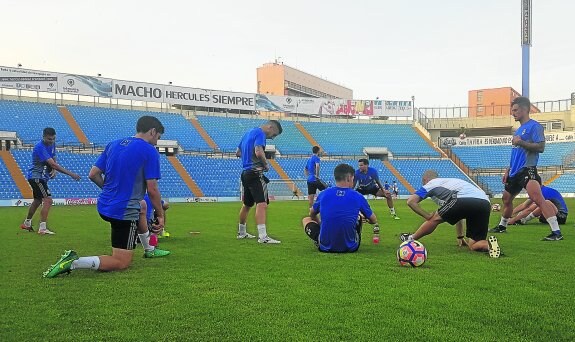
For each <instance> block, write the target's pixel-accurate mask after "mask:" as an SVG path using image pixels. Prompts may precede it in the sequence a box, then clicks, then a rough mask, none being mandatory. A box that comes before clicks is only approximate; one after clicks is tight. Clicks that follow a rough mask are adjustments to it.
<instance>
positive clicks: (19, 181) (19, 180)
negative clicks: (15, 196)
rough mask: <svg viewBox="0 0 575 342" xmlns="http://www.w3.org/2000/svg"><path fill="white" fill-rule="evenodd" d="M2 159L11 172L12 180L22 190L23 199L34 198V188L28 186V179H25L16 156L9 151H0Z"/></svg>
mask: <svg viewBox="0 0 575 342" xmlns="http://www.w3.org/2000/svg"><path fill="white" fill-rule="evenodd" d="M0 158H2V160H3V161H4V164H6V168H7V169H8V170H9V171H10V174H11V175H12V179H14V183H16V186H17V187H18V190H20V193H21V194H22V197H23V198H33V197H34V196H33V195H32V188H31V187H30V184H28V180H27V179H26V177H24V174H23V173H22V170H20V167H19V166H18V163H17V162H16V159H14V156H12V154H11V153H10V152H8V151H0Z"/></svg>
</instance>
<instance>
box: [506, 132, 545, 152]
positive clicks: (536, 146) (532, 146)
mask: <svg viewBox="0 0 575 342" xmlns="http://www.w3.org/2000/svg"><path fill="white" fill-rule="evenodd" d="M511 143H512V144H513V145H515V146H519V147H523V148H524V149H526V150H527V151H530V152H539V153H543V151H545V141H541V142H528V141H525V140H521V137H520V136H518V135H516V136H514V137H513V140H512V142H511Z"/></svg>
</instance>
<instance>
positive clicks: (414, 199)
mask: <svg viewBox="0 0 575 342" xmlns="http://www.w3.org/2000/svg"><path fill="white" fill-rule="evenodd" d="M422 199H423V198H421V197H419V195H417V194H413V195H411V196H409V198H408V199H407V206H409V208H411V210H413V212H414V213H416V214H417V215H419V216H421V217H423V218H424V219H426V220H429V219H431V218H432V217H433V214H430V213H428V212H427V211H425V210H424V209H423V208H422V207H421V206H420V205H419V202H421V200H422Z"/></svg>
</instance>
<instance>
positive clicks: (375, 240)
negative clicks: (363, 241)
mask: <svg viewBox="0 0 575 342" xmlns="http://www.w3.org/2000/svg"><path fill="white" fill-rule="evenodd" d="M378 243H379V234H373V244H374V245H377V244H378Z"/></svg>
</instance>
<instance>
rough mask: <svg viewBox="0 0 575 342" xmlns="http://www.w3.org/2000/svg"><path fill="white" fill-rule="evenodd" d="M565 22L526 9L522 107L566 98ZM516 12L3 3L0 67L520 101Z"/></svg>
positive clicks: (569, 85)
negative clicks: (527, 71) (265, 70)
mask: <svg viewBox="0 0 575 342" xmlns="http://www.w3.org/2000/svg"><path fill="white" fill-rule="evenodd" d="M573 13H575V1H570V0H533V30H532V34H533V36H532V37H533V38H532V41H533V46H532V48H531V89H530V97H531V99H532V101H542V100H559V99H567V98H569V97H570V94H571V92H574V91H575V43H574V42H573V27H572V25H571V23H572V21H573V18H574V17H573ZM520 14H521V0H482V1H470V0H435V1H434V0H403V1H400V0H395V1H388V0H379V1H374V0H369V1H367V0H365V1H364V0H355V1H349V0H345V1H343V0H332V1H310V0H307V1H302V0H291V1H276V0H267V1H263V0H262V1H254V0H242V1H237V0H210V1H183V0H182V1H175V0H163V1H148V0H141V1H131V0H124V1H118V0H114V1H109V0H102V1H92V0H84V1H77V0H75V1H69V0H54V1H45V0H42V1H39V0H27V1H21V0H4V1H2V9H1V10H0V22H2V26H3V28H4V31H5V32H4V34H2V35H1V36H0V44H1V45H0V46H2V48H1V51H2V52H1V53H0V65H2V66H12V67H15V66H16V65H17V64H18V63H21V64H22V65H23V68H29V69H37V70H46V71H55V72H64V73H76V74H85V75H92V76H96V75H97V74H99V73H100V74H102V76H104V77H110V78H116V79H123V80H131V81H141V82H150V83H161V84H167V83H168V82H170V81H171V82H173V84H174V85H179V86H187V87H196V88H207V89H217V90H225V91H240V92H251V93H253V92H255V91H256V68H257V67H258V66H261V65H263V64H264V63H269V62H273V61H274V60H275V59H276V58H279V60H280V61H282V62H283V63H285V64H287V65H290V66H292V67H295V68H298V69H300V70H302V71H305V72H308V73H310V74H313V75H316V76H320V77H322V78H325V79H328V80H330V81H332V82H335V83H338V84H342V85H345V86H346V87H348V88H351V89H353V92H354V98H355V99H375V98H376V97H379V98H381V99H386V100H409V99H410V98H411V96H415V99H416V100H415V102H416V106H417V107H431V106H465V105H467V92H468V90H472V89H483V88H496V87H507V86H511V87H513V88H515V89H516V90H517V91H519V92H521V39H520V38H521V21H520V20H521V16H520ZM6 30H7V33H8V34H6Z"/></svg>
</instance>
